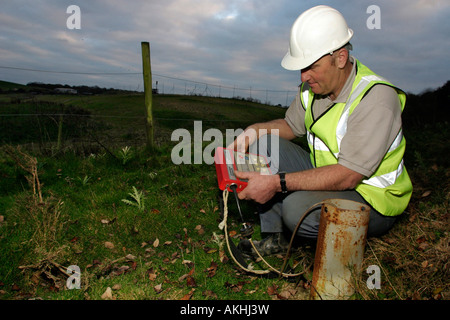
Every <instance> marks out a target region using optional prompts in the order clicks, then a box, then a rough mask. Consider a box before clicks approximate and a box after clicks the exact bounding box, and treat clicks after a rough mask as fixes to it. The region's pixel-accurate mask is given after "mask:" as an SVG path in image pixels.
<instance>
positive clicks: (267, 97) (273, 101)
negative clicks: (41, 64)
mask: <svg viewBox="0 0 450 320" xmlns="http://www.w3.org/2000/svg"><path fill="white" fill-rule="evenodd" d="M0 69H6V70H13V71H15V72H28V73H44V74H53V75H57V76H56V77H53V78H51V79H53V82H54V83H64V82H65V81H67V77H64V78H63V77H61V75H66V76H67V75H70V76H72V77H73V76H79V77H80V79H82V80H78V82H83V83H86V84H87V85H91V86H97V85H98V82H102V83H105V84H106V85H109V86H110V87H112V88H114V87H115V88H117V89H122V90H130V91H143V86H142V72H73V71H54V70H42V69H31V68H19V67H8V66H0ZM58 75H59V76H58ZM119 77H120V78H119ZM71 80H72V81H73V80H74V79H71ZM96 82H97V84H95V83H96ZM152 88H153V90H154V93H158V94H179V95H198V96H208V97H221V98H238V99H245V100H249V101H255V102H259V103H263V104H268V105H277V106H284V107H287V106H289V103H290V102H291V101H292V100H293V99H294V97H295V95H296V94H297V90H296V89H295V88H290V89H288V90H277V89H270V88H267V89H261V88H257V87H254V86H252V85H249V86H248V87H245V88H244V87H240V86H236V85H233V86H230V85H223V84H217V83H208V82H204V81H196V80H191V79H184V78H179V77H174V76H169V75H163V74H159V73H152Z"/></svg>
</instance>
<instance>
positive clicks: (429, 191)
mask: <svg viewBox="0 0 450 320" xmlns="http://www.w3.org/2000/svg"><path fill="white" fill-rule="evenodd" d="M430 194H431V190H427V191H425V192H424V193H422V198H425V197H428V196H429V195H430Z"/></svg>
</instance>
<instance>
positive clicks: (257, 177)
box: [235, 171, 281, 204]
mask: <svg viewBox="0 0 450 320" xmlns="http://www.w3.org/2000/svg"><path fill="white" fill-rule="evenodd" d="M235 174H236V177H237V178H238V179H241V180H242V179H247V180H248V184H247V187H246V188H245V189H244V190H242V191H241V192H240V193H238V196H239V199H241V200H254V201H256V202H258V203H261V204H262V203H266V202H267V201H269V200H270V199H272V198H273V196H274V195H275V194H276V193H277V192H278V191H281V186H280V177H279V176H278V175H264V174H260V173H258V172H238V171H236V172H235Z"/></svg>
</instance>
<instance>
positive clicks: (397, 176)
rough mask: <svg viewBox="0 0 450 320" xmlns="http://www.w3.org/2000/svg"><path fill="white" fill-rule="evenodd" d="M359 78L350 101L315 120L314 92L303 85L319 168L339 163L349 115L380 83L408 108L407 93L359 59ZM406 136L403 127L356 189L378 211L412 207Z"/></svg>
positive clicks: (313, 159) (313, 153)
mask: <svg viewBox="0 0 450 320" xmlns="http://www.w3.org/2000/svg"><path fill="white" fill-rule="evenodd" d="M355 63H356V68H357V69H356V70H357V73H356V77H355V80H354V82H353V86H352V91H351V93H350V95H349V98H348V100H347V102H345V103H337V104H335V105H333V106H332V107H331V108H330V109H328V110H327V111H326V112H325V113H324V114H322V115H321V116H320V117H319V118H318V119H316V120H314V119H313V115H312V110H311V109H312V108H311V105H312V103H313V101H314V93H313V92H312V91H311V89H307V87H305V84H302V86H301V92H300V98H301V102H302V106H303V108H304V109H305V111H306V114H305V125H306V130H307V138H308V145H309V148H310V151H311V162H312V164H313V166H315V167H322V166H326V165H332V164H337V163H338V158H339V150H340V145H341V141H342V139H343V137H344V136H345V134H346V131H347V122H348V118H349V116H350V115H351V114H352V112H353V111H354V110H355V108H357V107H358V104H359V103H360V101H361V99H362V98H363V97H364V95H365V94H366V92H367V91H368V90H370V88H372V87H373V86H374V85H376V84H385V85H388V86H391V87H393V88H394V89H395V90H396V91H397V94H398V98H399V100H400V104H401V108H402V111H403V109H404V107H405V102H406V95H405V93H404V92H403V91H402V90H400V89H398V88H396V87H395V86H393V85H392V84H391V83H389V82H388V81H386V80H385V79H383V78H382V77H380V76H378V75H376V74H375V73H374V72H372V71H371V70H370V69H369V68H367V67H366V66H364V65H363V64H361V63H360V62H359V61H358V60H357V59H355ZM405 144H406V141H405V138H404V136H403V132H402V130H400V132H399V133H398V135H397V137H396V138H395V140H394V142H393V143H392V145H391V147H390V148H389V150H388V152H387V153H386V154H385V155H384V158H383V160H382V161H381V163H380V165H379V167H378V168H377V170H376V171H375V172H374V173H373V175H372V176H370V177H368V178H367V179H363V180H362V181H361V182H360V183H359V184H358V185H357V186H356V188H355V190H356V191H357V192H358V193H359V194H360V195H361V196H362V197H363V198H364V199H365V200H366V201H367V202H368V203H369V204H370V205H371V206H372V207H373V208H374V209H375V210H377V211H378V212H380V213H381V214H383V215H386V216H396V215H399V214H401V213H402V212H403V211H404V210H405V209H406V207H407V206H408V203H409V200H410V198H411V194H412V183H411V180H410V178H409V175H408V173H407V171H406V168H405V166H404V163H403V155H404V153H405Z"/></svg>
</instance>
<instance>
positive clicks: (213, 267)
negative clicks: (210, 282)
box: [205, 261, 218, 278]
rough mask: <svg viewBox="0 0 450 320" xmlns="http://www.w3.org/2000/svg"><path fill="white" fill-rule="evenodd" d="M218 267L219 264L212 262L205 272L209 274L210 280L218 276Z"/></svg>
mask: <svg viewBox="0 0 450 320" xmlns="http://www.w3.org/2000/svg"><path fill="white" fill-rule="evenodd" d="M217 267H218V265H217V263H216V262H214V261H211V265H210V266H209V268H207V269H206V270H205V271H207V272H208V278H211V277H214V276H215V275H216V270H217Z"/></svg>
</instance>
